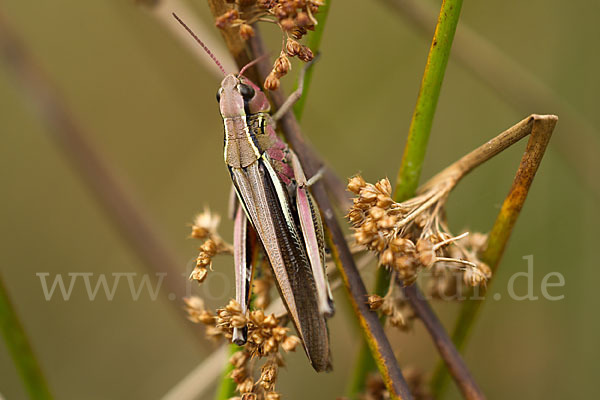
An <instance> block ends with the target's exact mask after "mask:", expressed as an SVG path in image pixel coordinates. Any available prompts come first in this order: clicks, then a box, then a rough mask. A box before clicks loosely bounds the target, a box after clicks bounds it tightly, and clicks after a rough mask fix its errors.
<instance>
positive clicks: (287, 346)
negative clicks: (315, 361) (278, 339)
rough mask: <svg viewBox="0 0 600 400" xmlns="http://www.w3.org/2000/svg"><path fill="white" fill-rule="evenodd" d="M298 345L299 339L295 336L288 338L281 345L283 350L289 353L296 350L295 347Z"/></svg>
mask: <svg viewBox="0 0 600 400" xmlns="http://www.w3.org/2000/svg"><path fill="white" fill-rule="evenodd" d="M299 344H300V339H299V338H298V337H297V336H288V337H287V338H285V340H284V341H283V343H282V344H281V348H283V350H285V351H287V352H290V351H294V350H296V347H297V346H298V345H299Z"/></svg>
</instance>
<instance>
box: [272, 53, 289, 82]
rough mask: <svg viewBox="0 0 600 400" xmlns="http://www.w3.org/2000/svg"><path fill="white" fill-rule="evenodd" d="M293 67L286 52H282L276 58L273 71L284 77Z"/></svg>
mask: <svg viewBox="0 0 600 400" xmlns="http://www.w3.org/2000/svg"><path fill="white" fill-rule="evenodd" d="M291 69H292V63H290V60H289V59H288V58H287V55H286V54H285V53H284V52H281V54H280V55H279V57H277V59H276V60H275V63H274V64H273V71H274V72H275V75H276V76H278V77H282V76H284V75H285V74H287V73H288V72H289V71H290V70H291Z"/></svg>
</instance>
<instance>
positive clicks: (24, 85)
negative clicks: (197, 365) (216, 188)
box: [0, 15, 197, 331]
mask: <svg viewBox="0 0 600 400" xmlns="http://www.w3.org/2000/svg"><path fill="white" fill-rule="evenodd" d="M0 59H1V60H2V61H3V62H4V64H5V65H6V67H7V71H9V72H10V73H12V74H13V76H14V78H15V81H16V82H17V83H18V84H19V85H20V88H21V90H22V92H23V94H24V95H25V96H26V99H27V101H28V103H29V104H30V105H31V106H32V108H33V109H34V111H35V112H36V113H37V114H38V116H39V118H40V119H41V120H42V121H43V122H44V123H45V124H46V125H47V126H48V127H49V128H50V129H51V130H52V132H51V133H52V134H50V131H48V133H49V137H50V138H51V139H52V140H53V141H54V143H55V144H56V145H57V147H58V148H59V149H60V150H61V151H62V152H63V154H64V155H65V156H66V157H67V159H68V160H69V161H70V162H71V163H72V165H73V169H74V170H76V171H78V172H79V173H80V177H81V180H82V182H83V183H84V184H85V185H87V186H88V188H89V189H90V190H91V191H92V193H93V194H94V198H95V199H96V200H97V201H98V203H99V204H100V206H101V207H102V208H103V209H104V211H105V213H106V215H107V216H108V218H109V220H110V221H111V222H112V223H113V224H114V225H115V227H116V228H117V230H118V231H119V233H120V234H121V235H122V236H123V238H124V239H125V240H126V241H127V242H128V243H129V245H130V246H131V248H132V249H133V250H134V252H135V253H136V255H137V256H138V257H139V258H140V260H141V261H142V263H143V265H145V266H146V267H148V268H149V269H150V270H152V271H154V272H156V273H165V272H166V273H167V274H166V276H165V286H166V290H164V291H163V293H174V294H175V295H176V296H177V298H178V299H182V298H183V297H185V295H186V287H185V283H184V282H185V281H184V280H183V279H182V272H183V271H180V269H179V267H180V265H181V262H180V261H179V260H178V259H177V256H176V255H175V254H174V252H173V251H172V250H171V249H170V248H169V246H168V245H167V243H166V242H165V241H164V240H163V238H162V237H161V236H160V235H159V234H158V233H157V231H156V230H155V228H154V226H153V225H154V224H153V221H152V218H151V217H149V216H148V215H147V214H145V213H144V212H143V211H142V210H143V207H141V206H140V205H139V204H137V203H136V202H135V200H134V199H133V197H132V196H131V195H130V194H129V192H128V191H127V190H126V188H125V187H124V185H123V183H122V182H120V180H119V179H118V174H117V173H116V172H115V171H114V170H112V169H111V168H110V166H109V165H108V163H107V162H106V161H105V160H104V158H103V156H102V154H101V153H100V152H99V151H98V149H96V147H95V146H94V145H93V143H91V142H90V141H89V139H88V137H89V134H88V133H87V132H85V130H84V128H83V127H82V126H80V125H79V124H78V123H77V122H76V121H75V118H74V117H73V116H72V115H71V113H70V111H69V109H68V108H67V106H66V105H65V104H64V103H63V101H62V99H61V97H60V95H59V94H58V91H57V90H56V89H55V87H54V86H53V85H52V83H51V82H50V80H49V79H48V78H47V77H46V76H45V74H44V72H43V71H42V70H41V69H40V67H39V66H38V64H37V63H36V62H35V60H34V59H33V58H32V57H31V55H30V53H29V52H28V51H27V48H26V47H25V45H24V44H23V43H22V42H21V40H20V39H19V37H18V36H17V34H16V33H14V32H13V31H12V30H11V29H10V27H9V26H8V25H7V24H6V19H5V18H4V17H3V16H2V15H0ZM170 303H171V304H173V305H174V306H175V307H176V308H177V313H178V314H180V313H181V310H180V308H179V307H180V305H179V303H178V302H170ZM182 321H183V319H182ZM186 326H191V325H190V324H186ZM193 329H194V331H196V329H197V328H196V327H193Z"/></svg>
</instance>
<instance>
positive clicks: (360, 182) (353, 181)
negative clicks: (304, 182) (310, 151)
mask: <svg viewBox="0 0 600 400" xmlns="http://www.w3.org/2000/svg"><path fill="white" fill-rule="evenodd" d="M295 43H298V42H295ZM366 185H367V182H365V180H364V179H363V177H362V176H360V175H355V176H353V177H352V178H350V179H349V180H348V190H349V191H351V192H352V193H355V194H359V193H360V190H361V189H362V188H364V187H365V186H366Z"/></svg>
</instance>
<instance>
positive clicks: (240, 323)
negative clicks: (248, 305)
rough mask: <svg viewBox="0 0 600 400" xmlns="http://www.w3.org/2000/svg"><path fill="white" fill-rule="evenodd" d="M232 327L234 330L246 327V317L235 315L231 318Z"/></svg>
mask: <svg viewBox="0 0 600 400" xmlns="http://www.w3.org/2000/svg"><path fill="white" fill-rule="evenodd" d="M231 326H232V327H234V328H238V329H239V328H243V327H245V326H246V317H244V316H243V315H234V316H233V317H231Z"/></svg>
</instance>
